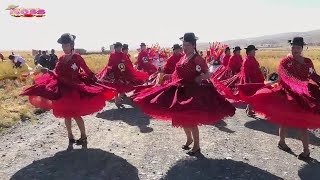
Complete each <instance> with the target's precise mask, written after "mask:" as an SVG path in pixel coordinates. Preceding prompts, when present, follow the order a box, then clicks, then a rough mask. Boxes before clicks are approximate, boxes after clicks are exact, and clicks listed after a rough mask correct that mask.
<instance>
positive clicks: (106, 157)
mask: <svg viewBox="0 0 320 180" xmlns="http://www.w3.org/2000/svg"><path fill="white" fill-rule="evenodd" d="M11 179H12V180H14V179H70V180H73V179H74V180H82V179H86V180H87V179H119V180H127V179H132V180H138V179H139V177H138V169H137V168H136V167H134V166H133V165H131V164H130V163H128V162H127V161H126V160H125V159H122V158H121V157H119V156H116V155H114V154H111V153H109V152H105V151H102V150H100V149H86V150H81V149H78V150H72V151H61V152H58V153H57V154H55V155H54V156H53V157H49V158H45V159H41V160H38V161H34V162H33V163H32V164H30V165H28V166H26V167H24V168H23V169H21V170H19V171H18V172H17V173H15V174H14V175H13V176H12V177H11Z"/></svg>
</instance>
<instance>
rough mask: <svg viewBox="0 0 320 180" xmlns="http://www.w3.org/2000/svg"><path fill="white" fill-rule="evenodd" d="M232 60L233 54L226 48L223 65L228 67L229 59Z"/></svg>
mask: <svg viewBox="0 0 320 180" xmlns="http://www.w3.org/2000/svg"><path fill="white" fill-rule="evenodd" d="M230 58H231V52H230V48H229V47H226V48H225V50H224V56H223V58H222V65H223V66H224V67H227V66H228V63H229V59H230Z"/></svg>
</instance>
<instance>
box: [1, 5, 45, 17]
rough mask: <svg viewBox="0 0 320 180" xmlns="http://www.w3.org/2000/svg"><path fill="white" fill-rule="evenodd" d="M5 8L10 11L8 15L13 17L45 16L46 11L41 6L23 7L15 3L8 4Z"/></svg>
mask: <svg viewBox="0 0 320 180" xmlns="http://www.w3.org/2000/svg"><path fill="white" fill-rule="evenodd" d="M6 10H8V11H10V15H11V16H13V17H28V18H31V17H38V18H39V17H45V16H46V11H45V10H44V9H41V8H24V7H19V6H17V5H9V6H8V7H7V9H6Z"/></svg>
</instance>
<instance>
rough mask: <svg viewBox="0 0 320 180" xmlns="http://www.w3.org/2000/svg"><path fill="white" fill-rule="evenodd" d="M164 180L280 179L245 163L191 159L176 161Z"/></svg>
mask: <svg viewBox="0 0 320 180" xmlns="http://www.w3.org/2000/svg"><path fill="white" fill-rule="evenodd" d="M163 179H165V180H211V179H259V180H262V179H266V180H273V179H277V180H278V179H281V178H280V177H278V176H275V175H273V174H271V173H269V172H267V171H264V170H262V169H259V168H257V167H254V166H251V165H249V164H247V163H244V162H240V161H233V160H222V159H206V158H200V159H191V160H183V161H178V162H177V163H176V164H175V165H174V166H173V167H172V168H171V169H170V170H169V171H168V172H167V174H166V176H165V177H164V178H163Z"/></svg>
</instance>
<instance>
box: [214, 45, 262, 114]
mask: <svg viewBox="0 0 320 180" xmlns="http://www.w3.org/2000/svg"><path fill="white" fill-rule="evenodd" d="M245 49H246V54H247V56H246V58H245V59H244V61H243V64H242V68H241V71H240V72H239V73H238V74H236V75H235V76H233V77H231V78H229V79H226V80H223V81H215V79H212V80H213V82H214V83H215V84H216V87H217V89H218V90H219V91H220V92H224V94H225V97H227V98H229V99H232V100H234V101H240V100H242V101H244V100H245V98H246V97H247V96H252V95H253V94H254V93H256V92H257V90H259V89H261V88H262V87H264V86H265V84H264V76H263V73H262V71H261V70H260V65H259V62H258V61H257V60H256V58H255V55H256V51H257V50H258V49H257V48H256V47H255V46H254V45H249V46H248V47H247V48H245ZM246 113H247V115H248V116H249V117H253V116H254V112H253V110H252V108H251V106H250V105H248V106H247V109H246Z"/></svg>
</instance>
